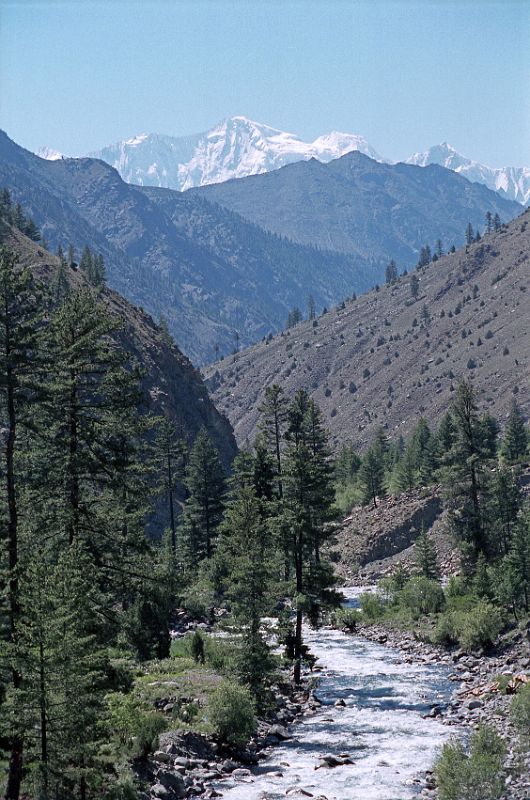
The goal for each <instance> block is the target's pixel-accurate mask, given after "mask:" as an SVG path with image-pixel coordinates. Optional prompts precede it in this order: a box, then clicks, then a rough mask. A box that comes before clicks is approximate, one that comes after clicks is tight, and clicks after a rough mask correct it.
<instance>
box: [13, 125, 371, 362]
mask: <svg viewBox="0 0 530 800" xmlns="http://www.w3.org/2000/svg"><path fill="white" fill-rule="evenodd" d="M0 186H7V187H8V188H9V189H11V191H12V194H13V197H14V199H15V201H19V202H21V203H22V205H23V206H24V207H25V208H26V209H27V211H28V213H29V214H30V215H31V216H32V217H33V218H34V219H35V221H36V223H37V224H38V226H39V227H40V228H41V229H42V231H43V234H44V236H45V238H46V240H47V241H48V242H49V244H50V246H51V247H52V248H54V249H55V247H56V246H57V245H58V244H62V245H63V247H66V245H67V244H68V243H69V242H72V243H73V244H74V245H75V246H76V248H77V252H78V253H79V252H80V251H81V249H82V247H83V246H84V245H85V244H86V243H88V244H89V245H90V246H91V248H93V249H94V250H96V251H98V252H101V253H102V254H103V256H104V258H105V262H106V265H107V276H108V283H109V285H110V286H111V287H113V288H114V289H116V290H117V291H119V292H120V293H121V294H123V295H124V296H125V297H127V298H128V299H129V300H131V301H132V302H134V303H136V304H138V305H142V306H144V307H145V308H146V309H147V310H148V311H149V313H151V314H152V315H153V316H155V317H157V318H158V317H159V316H160V315H161V314H163V315H164V316H165V317H166V319H167V321H168V325H169V328H170V331H171V333H172V334H173V335H174V336H175V338H176V340H177V342H178V344H179V346H180V347H182V349H183V350H184V352H185V353H186V354H187V355H188V356H189V357H190V358H192V359H193V361H194V362H195V363H198V364H202V363H205V361H208V360H211V359H213V358H214V356H215V353H216V349H217V347H218V348H219V350H220V352H221V353H227V352H231V351H232V350H233V349H234V347H235V346H236V338H237V340H238V341H239V342H240V343H241V345H245V344H250V343H251V342H255V341H256V340H258V339H260V338H261V337H262V336H264V335H266V334H267V333H268V332H269V331H271V330H278V329H279V328H281V327H283V325H284V323H285V319H286V317H287V314H288V312H289V310H290V309H291V308H292V307H293V306H294V305H301V306H305V304H306V299H307V295H308V293H309V291H311V292H312V293H313V296H314V299H315V303H316V305H317V307H322V306H324V305H329V304H330V303H335V302H337V301H338V300H339V299H340V298H342V297H343V296H344V295H346V294H348V293H350V292H351V291H352V288H355V289H356V290H357V291H363V290H365V289H367V288H368V287H369V286H371V285H372V284H373V282H374V278H373V275H372V268H371V264H370V263H369V261H368V260H365V261H363V260H361V259H356V260H355V263H354V262H353V260H352V259H351V257H349V256H346V257H345V256H344V255H342V254H338V253H328V252H322V251H319V250H316V249H315V248H309V247H300V246H299V245H296V244H293V243H291V242H288V241H285V240H282V239H280V238H279V237H278V236H274V235H271V234H269V233H267V232H265V231H263V230H261V229H259V228H257V227H256V226H255V225H253V224H250V223H248V222H247V221H245V220H243V219H241V218H240V217H238V216H237V215H235V214H233V213H232V212H230V211H227V210H226V209H223V208H221V207H219V206H217V205H215V204H212V203H209V202H208V201H206V200H204V199H203V198H199V197H193V196H192V195H190V194H181V193H179V192H173V191H171V190H164V189H143V190H142V189H140V188H139V187H134V186H131V185H129V184H127V183H125V182H124V181H123V180H122V179H121V178H120V177H119V175H118V173H117V172H116V171H115V170H114V169H112V168H111V167H109V166H108V165H107V164H105V163H104V162H102V161H96V160H94V159H62V160H55V161H46V160H43V159H40V158H38V157H37V156H35V155H33V154H32V153H29V152H28V151H27V150H24V149H23V148H21V147H19V146H18V145H16V144H15V143H14V142H12V141H11V140H10V139H9V138H8V137H7V136H6V135H5V134H2V133H0Z"/></svg>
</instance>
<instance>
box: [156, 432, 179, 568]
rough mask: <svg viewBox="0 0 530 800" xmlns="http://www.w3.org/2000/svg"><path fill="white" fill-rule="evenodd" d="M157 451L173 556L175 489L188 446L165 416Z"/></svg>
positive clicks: (175, 528) (175, 529)
mask: <svg viewBox="0 0 530 800" xmlns="http://www.w3.org/2000/svg"><path fill="white" fill-rule="evenodd" d="M156 452H157V457H158V464H159V470H160V473H161V475H162V491H163V493H164V495H165V496H166V501H167V514H168V517H167V519H168V523H169V530H170V535H171V550H172V554H173V558H175V556H176V552H177V523H176V513H175V490H176V487H177V483H178V482H179V481H180V480H182V479H183V476H184V466H185V460H186V446H185V443H184V441H183V440H182V438H180V437H179V436H178V433H177V427H176V425H175V423H174V422H172V421H171V420H169V419H167V417H163V418H162V419H161V421H160V423H159V426H158V433H157V438H156Z"/></svg>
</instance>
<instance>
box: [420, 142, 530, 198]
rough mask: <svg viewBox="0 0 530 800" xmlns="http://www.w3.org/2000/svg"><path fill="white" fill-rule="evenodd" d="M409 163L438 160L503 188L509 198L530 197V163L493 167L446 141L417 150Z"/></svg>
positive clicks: (497, 188) (470, 177) (490, 185)
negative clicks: (420, 151)
mask: <svg viewBox="0 0 530 800" xmlns="http://www.w3.org/2000/svg"><path fill="white" fill-rule="evenodd" d="M406 163H407V164H417V165H418V166H420V167H426V166H428V165H429V164H439V165H440V166H441V167H446V168H447V169H452V170H454V172H458V174H459V175H463V176H464V178H467V179H468V180H469V181H476V182H477V183H483V184H484V185H485V186H487V187H488V189H493V190H494V191H496V192H500V193H501V194H503V195H504V196H505V197H507V198H509V199H510V200H516V201H517V202H518V203H522V204H523V205H527V203H528V202H529V201H530V167H501V168H500V169H493V167H486V166H484V164H479V162H478V161H472V160H471V159H470V158H465V157H464V156H462V155H460V153H457V151H456V150H455V149H454V147H451V145H450V144H447V142H443V144H438V145H435V146H434V147H431V148H429V150H426V151H425V152H424V153H414V155H413V156H411V157H410V158H408V159H407V162H406Z"/></svg>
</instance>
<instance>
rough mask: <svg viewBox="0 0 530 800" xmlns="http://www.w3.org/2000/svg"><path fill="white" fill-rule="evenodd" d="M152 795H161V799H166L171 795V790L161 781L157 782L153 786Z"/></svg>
mask: <svg viewBox="0 0 530 800" xmlns="http://www.w3.org/2000/svg"><path fill="white" fill-rule="evenodd" d="M151 797H159V798H161V800H165V798H167V797H169V792H168V790H167V789H166V787H165V786H162V784H161V783H155V785H154V786H151Z"/></svg>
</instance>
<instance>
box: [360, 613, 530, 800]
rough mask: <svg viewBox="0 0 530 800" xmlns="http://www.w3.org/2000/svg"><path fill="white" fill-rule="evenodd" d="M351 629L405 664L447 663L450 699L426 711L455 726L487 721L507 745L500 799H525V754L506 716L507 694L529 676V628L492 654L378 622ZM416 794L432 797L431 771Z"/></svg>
mask: <svg viewBox="0 0 530 800" xmlns="http://www.w3.org/2000/svg"><path fill="white" fill-rule="evenodd" d="M355 633H356V635H357V636H362V637H364V638H366V639H368V640H370V641H373V642H378V643H379V644H384V645H385V646H386V647H391V648H394V649H397V650H399V651H400V652H401V653H403V655H404V658H405V661H406V662H408V663H410V664H426V665H432V664H441V665H445V666H447V667H448V668H450V669H451V673H450V674H449V680H450V681H451V682H453V683H454V684H455V688H454V691H453V693H452V696H451V698H450V701H449V702H448V703H447V704H446V705H435V706H433V708H432V709H431V710H430V712H429V716H432V717H436V718H438V719H439V720H440V722H442V724H444V725H448V726H458V728H459V729H462V728H467V729H472V728H474V727H476V726H477V725H479V724H480V723H487V724H489V725H493V726H494V727H495V728H496V730H497V731H498V732H499V733H500V734H501V735H502V736H503V737H504V739H505V740H506V742H507V744H508V757H507V760H506V765H505V766H506V770H507V786H506V793H505V795H504V796H503V800H528V799H529V798H530V753H529V752H528V751H526V752H524V751H522V750H521V748H520V746H518V743H517V735H516V731H515V729H514V727H513V725H512V724H511V722H510V718H509V710H510V704H511V701H512V698H513V695H514V694H515V693H516V692H517V690H518V689H519V688H520V686H522V685H523V684H524V683H526V682H528V681H529V680H530V639H529V635H530V631H529V632H528V635H527V636H525V635H524V634H522V633H520V632H517V633H515V634H514V635H512V636H510V637H508V638H505V639H504V640H503V641H501V643H500V645H499V647H498V648H497V649H496V650H495V651H494V652H492V653H466V652H464V651H463V650H459V649H453V650H448V649H447V648H444V647H438V646H435V645H431V644H428V643H426V642H423V641H419V640H418V638H417V637H416V636H415V635H414V634H413V633H409V632H404V631H401V630H396V629H394V628H390V627H388V626H384V625H363V626H359V627H358V629H357V630H356V632H355ZM505 685H507V691H505V690H504V686H505ZM422 795H423V796H424V797H425V798H435V797H436V796H437V793H436V787H435V784H434V780H433V778H432V775H428V779H427V781H426V785H425V786H424V789H423V791H422Z"/></svg>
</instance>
